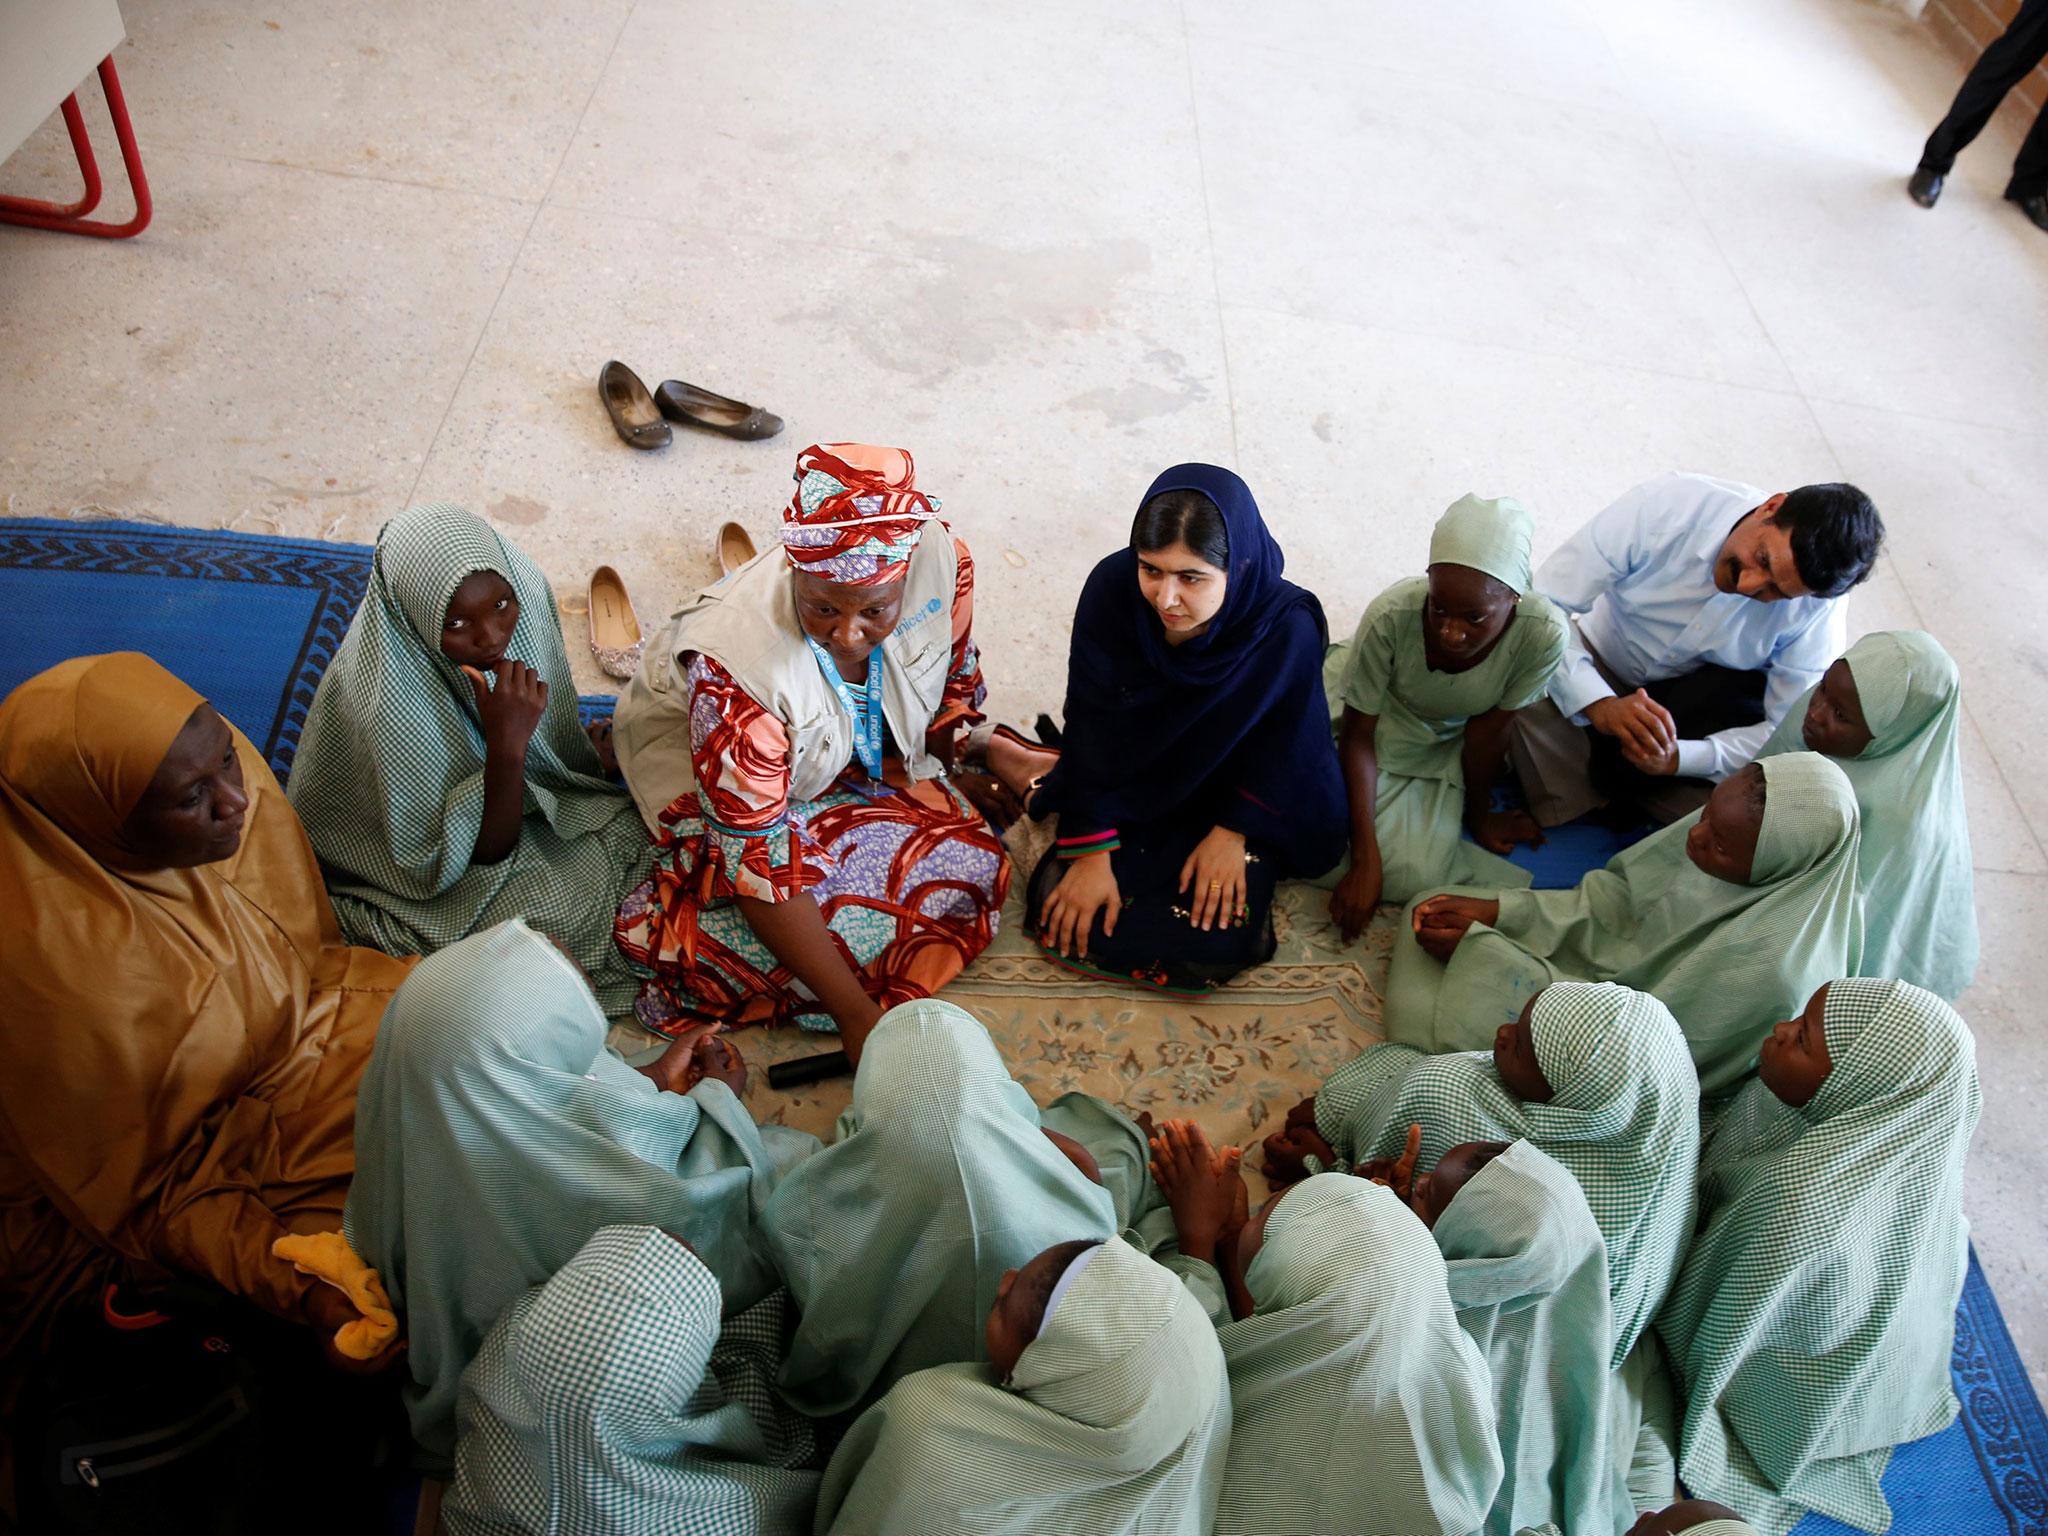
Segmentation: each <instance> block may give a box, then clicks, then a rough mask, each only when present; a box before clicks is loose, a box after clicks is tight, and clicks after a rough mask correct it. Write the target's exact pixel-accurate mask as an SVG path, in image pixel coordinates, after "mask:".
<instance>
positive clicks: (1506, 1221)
mask: <svg viewBox="0 0 2048 1536" xmlns="http://www.w3.org/2000/svg"><path fill="white" fill-rule="evenodd" d="M1435 1209H1436V1207H1435V1204H1434V1202H1431V1201H1426V1202H1424V1203H1423V1205H1422V1208H1421V1210H1420V1212H1419V1214H1421V1215H1422V1216H1423V1218H1424V1219H1425V1220H1428V1219H1429V1217H1430V1215H1431V1214H1432V1213H1433V1212H1434V1211H1435ZM1434 1231H1435V1234H1436V1245H1437V1247H1438V1249H1440V1250H1441V1251H1442V1253H1443V1256H1444V1265H1445V1270H1446V1274H1447V1280H1448V1284H1449V1287H1450V1293H1451V1305H1452V1306H1453V1307H1455V1308H1456V1309H1457V1313H1458V1326H1459V1327H1460V1328H1463V1329H1464V1330H1465V1332H1466V1333H1467V1334H1468V1335H1469V1336H1470V1337H1471V1339H1472V1342H1473V1343H1475V1344H1477V1345H1478V1346H1479V1349H1480V1352H1481V1353H1482V1354H1483V1355H1485V1357H1486V1363H1487V1365H1488V1367H1489V1369H1490V1371H1491V1373H1492V1377H1493V1408H1494V1423H1495V1424H1496V1425H1498V1426H1499V1431H1500V1442H1501V1457H1502V1459H1503V1461H1504V1462H1505V1463H1506V1466H1507V1476H1506V1478H1505V1480H1504V1481H1503V1482H1502V1483H1501V1489H1500V1494H1499V1496H1498V1497H1496V1498H1495V1499H1494V1501H1493V1510H1492V1512H1491V1513H1490V1514H1489V1515H1488V1516H1487V1517H1486V1533H1487V1536H1510V1533H1511V1532H1513V1531H1516V1530H1517V1529H1519V1528H1520V1527H1522V1526H1525V1525H1534V1524H1536V1523H1537V1522H1539V1521H1546V1520H1554V1521H1556V1522H1557V1523H1558V1525H1559V1526H1561V1527H1562V1528H1563V1529H1565V1530H1568V1531H1571V1532H1572V1533H1573V1536H1603V1533H1604V1536H1617V1533H1619V1532H1621V1531H1623V1530H1626V1529H1627V1528H1628V1526H1629V1525H1630V1524H1631V1523H1633V1521H1634V1519H1635V1506H1634V1504H1633V1503H1632V1502H1631V1501H1630V1498H1629V1491H1628V1486H1627V1484H1626V1482H1625V1481H1624V1479H1623V1476H1622V1467H1623V1466H1624V1465H1625V1463H1626V1461H1627V1456H1626V1454H1625V1453H1624V1454H1622V1455H1620V1456H1617V1455H1615V1454H1614V1453H1613V1451H1612V1450H1611V1442H1610V1439H1609V1434H1610V1427H1611V1424H1610V1421H1611V1419H1612V1416H1613V1406H1612V1404H1611V1402H1610V1398H1611V1397H1612V1395H1613V1380H1614V1378H1613V1376H1612V1374H1611V1372H1610V1370H1609V1368H1608V1356H1609V1351H1610V1342H1609V1341H1610V1340H1611V1338H1612V1336H1613V1333H1614V1314H1613V1311H1612V1309H1611V1308H1610V1307H1609V1305H1608V1301H1607V1250H1606V1246H1605V1245H1604V1244H1603V1243H1602V1241H1601V1237H1600V1227H1599V1225H1598V1223H1596V1222H1595V1221H1594V1220H1593V1213H1592V1211H1591V1210H1589V1209H1588V1208H1587V1205H1586V1197H1585V1195H1584V1194H1583V1193H1582V1192H1581V1191H1580V1189H1579V1185H1578V1181H1577V1180H1576V1179H1574V1178H1573V1177H1572V1176H1571V1174H1570V1173H1569V1172H1568V1171H1567V1170H1566V1169H1565V1167H1564V1165H1563V1164H1561V1163H1559V1162H1557V1161H1556V1160H1555V1159H1554V1158H1552V1157H1549V1156H1548V1155H1546V1154H1545V1153H1544V1152H1543V1151H1542V1150H1541V1149H1539V1148H1538V1147H1536V1146H1535V1145H1534V1144H1533V1143H1530V1142H1527V1141H1517V1142H1515V1143H1514V1144H1513V1145H1512V1146H1510V1147H1508V1148H1506V1149H1505V1150H1504V1151H1502V1152H1501V1153H1500V1154H1499V1155H1498V1156H1496V1157H1494V1158H1492V1159H1491V1160H1490V1161H1489V1162H1487V1163H1486V1164H1485V1165H1484V1166H1483V1167H1482V1168H1480V1170H1479V1171H1478V1172H1477V1173H1475V1174H1473V1175H1472V1176H1471V1177H1470V1178H1469V1179H1468V1180H1466V1182H1465V1183H1464V1185H1463V1186H1462V1187H1461V1188H1460V1189H1458V1190H1457V1192H1456V1193H1455V1194H1453V1195H1452V1196H1451V1197H1450V1200H1449V1202H1448V1204H1445V1205H1444V1206H1443V1207H1442V1211H1441V1214H1439V1215H1437V1216H1436V1219H1435V1224H1434Z"/></svg>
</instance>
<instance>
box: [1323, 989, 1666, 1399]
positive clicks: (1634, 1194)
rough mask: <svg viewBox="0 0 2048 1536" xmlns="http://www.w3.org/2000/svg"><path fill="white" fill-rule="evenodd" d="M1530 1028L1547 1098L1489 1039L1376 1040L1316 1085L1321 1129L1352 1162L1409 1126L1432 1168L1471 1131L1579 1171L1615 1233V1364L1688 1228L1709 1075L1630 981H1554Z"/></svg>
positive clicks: (1611, 1247)
mask: <svg viewBox="0 0 2048 1536" xmlns="http://www.w3.org/2000/svg"><path fill="white" fill-rule="evenodd" d="M1529 1027H1530V1036H1531V1038H1532V1039H1533V1041H1534V1043H1535V1047H1536V1061H1537V1064H1538V1065H1539V1066H1540V1067H1542V1069H1543V1075H1544V1077H1545V1079H1546V1080H1547V1081H1548V1082H1549V1083H1550V1086H1551V1088H1552V1090H1553V1092H1554V1096H1553V1097H1552V1099H1551V1100H1550V1102H1549V1103H1547V1104H1538V1103H1535V1102H1533V1101H1531V1102H1524V1101H1523V1100H1521V1099H1518V1098H1516V1097H1515V1096H1514V1095H1513V1094H1512V1093H1510V1092H1508V1090H1507V1088H1506V1086H1505V1085H1504V1084H1503V1083H1502V1082H1501V1080H1500V1073H1499V1072H1498V1071H1496V1070H1495V1068H1494V1062H1493V1053H1492V1052H1491V1051H1460V1052H1453V1053H1450V1054H1447V1055H1442V1056H1425V1055H1423V1054H1421V1053H1420V1052H1419V1051H1416V1050H1415V1049H1414V1048H1413V1047H1411V1046H1405V1045H1375V1046H1370V1047H1368V1048H1367V1049H1366V1050H1365V1051H1363V1052H1361V1053H1360V1054H1359V1055H1358V1056H1357V1057H1355V1058H1354V1059H1352V1060H1351V1061H1349V1062H1347V1063H1345V1064H1344V1065H1343V1066H1342V1067H1339V1068H1338V1069H1337V1070H1336V1071H1335V1072H1334V1073H1332V1074H1331V1075H1330V1078H1329V1080H1328V1081H1327V1082H1325V1083H1324V1084H1323V1086H1322V1087H1321V1088H1319V1089H1318V1090H1317V1091H1316V1129H1317V1130H1318V1132H1320V1133H1321V1135H1322V1137H1323V1139H1324V1140H1325V1141H1327V1142H1328V1143H1329V1144H1330V1147H1331V1149H1332V1150H1334V1151H1335V1152H1336V1153H1337V1154H1338V1155H1339V1156H1340V1157H1341V1158H1343V1159H1345V1160H1346V1162H1347V1163H1364V1162H1369V1161H1371V1160H1372V1159H1374V1158H1377V1157H1391V1156H1394V1155H1395V1154H1397V1153H1398V1152H1400V1150H1401V1148H1402V1145H1403V1143H1404V1142H1405V1141H1406V1139H1407V1135H1408V1127H1409V1126H1410V1125H1411V1124H1412V1125H1420V1126H1421V1127H1422V1150H1421V1154H1420V1158H1419V1164H1420V1166H1422V1167H1425V1168H1427V1167H1434V1166H1435V1164H1436V1163H1437V1161H1438V1160H1439V1159H1441V1158H1442V1157H1443V1155H1444V1154H1445V1153H1446V1152H1448V1151H1449V1150H1450V1149H1451V1148H1452V1147H1455V1146H1457V1145H1459V1144H1460V1143H1463V1142H1467V1141H1517V1140H1527V1141H1530V1142H1533V1143H1534V1144H1535V1145H1536V1146H1537V1147H1540V1148H1541V1149H1542V1150H1543V1151H1545V1152H1547V1153H1548V1154H1549V1155H1550V1156H1551V1157H1553V1158H1555V1159H1556V1160H1557V1161H1558V1162H1560V1163H1562V1164H1563V1165H1564V1166H1565V1167H1566V1168H1568V1169H1569V1170H1571V1173H1572V1175H1573V1177H1575V1178H1576V1179H1577V1180H1578V1182H1579V1187H1580V1188H1581V1189H1582V1190H1583V1191H1584V1193H1585V1197H1586V1202H1587V1204H1588V1206H1589V1207H1590V1208H1591V1210H1592V1213H1593V1219H1594V1220H1595V1221H1596V1222H1597V1223H1598V1224H1599V1227H1600V1234H1601V1236H1602V1237H1603V1238H1604V1239H1605V1240H1606V1246H1607V1272H1608V1286H1609V1290H1610V1294H1611V1299H1612V1306H1613V1325H1612V1345H1613V1347H1612V1357H1611V1359H1610V1361H1609V1365H1610V1366H1611V1367H1614V1368H1617V1369H1618V1368H1619V1367H1620V1366H1621V1364H1622V1361H1623V1359H1624V1358H1625V1357H1626V1356H1627V1354H1628V1352H1629V1351H1630V1350H1631V1349H1633V1348H1634V1347H1635V1343H1636V1340H1637V1339H1638V1338H1639V1337H1641V1335H1642V1333H1643V1331H1644V1330H1645V1329H1646V1328H1648V1327H1649V1326H1650V1319H1651V1318H1652V1316H1654V1315H1655V1313H1656V1311H1657V1308H1658V1306H1659V1305H1661V1304H1662V1302H1663V1300H1664V1296H1665V1293H1666V1291H1668V1290H1669V1289H1670V1286H1671V1281H1672V1278H1673V1276H1674V1275H1676V1273H1677V1271H1678V1264H1679V1261H1680V1259H1682V1258H1683V1257H1684V1253H1685V1244H1686V1241H1687V1240H1688V1239H1689V1238H1690V1237H1691V1236H1692V1228H1693V1210H1694V1203H1695V1196H1694V1184H1695V1181H1694V1171H1695V1169H1696V1167H1697V1159H1698V1153H1699V1124H1700V1121H1699V1082H1698V1079H1697V1078H1696V1077H1694V1075H1693V1070H1692V1062H1691V1059H1690V1058H1689V1057H1688V1056H1687V1054H1686V1049H1685V1037H1684V1036H1683V1035H1681V1034H1680V1033H1679V1029H1678V1025H1677V1024H1676V1023H1675V1022H1673V1020H1672V1017H1671V1014H1670V1012H1669V1011H1668V1010H1667V1009H1666V1008H1665V1007H1664V1006H1663V1004H1661V1003H1659V1002H1658V1001H1657V1000H1656V999H1655V998H1654V997H1650V996H1648V995H1647V994H1645V993H1641V992H1633V991H1631V990H1629V989H1628V988H1627V987H1621V986H1615V985H1612V984H1606V985H1600V984H1590V983H1584V982H1575V983H1559V984H1557V985H1554V986H1551V987H1549V988H1547V989H1545V991H1544V993H1543V995H1542V996H1541V997H1540V998H1538V999H1537V1001H1536V1007H1535V1010H1534V1012H1533V1013H1532V1015H1531V1016H1530V1021H1529Z"/></svg>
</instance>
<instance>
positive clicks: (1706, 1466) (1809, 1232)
mask: <svg viewBox="0 0 2048 1536" xmlns="http://www.w3.org/2000/svg"><path fill="white" fill-rule="evenodd" d="M1823 1027H1824V1029H1825V1032H1826V1035H1827V1043H1828V1053H1829V1055H1830V1057H1831V1058H1832V1060H1833V1063H1834V1066H1833V1070H1832V1071H1830V1072H1829V1074H1828V1076H1827V1078H1826V1080H1825V1081H1824V1082H1823V1083H1822V1084H1821V1087H1820V1091H1819V1092H1818V1093H1816V1094H1815V1095H1814V1096H1813V1099H1812V1102H1810V1103H1809V1104H1807V1105H1806V1106H1805V1108H1803V1109H1794V1108H1792V1107H1790V1106H1789V1105H1785V1104H1782V1103H1780V1102H1779V1101H1778V1100H1777V1099H1776V1098H1774V1097H1772V1096H1771V1093H1770V1090H1769V1089H1767V1088H1766V1087H1765V1086H1764V1085H1763V1083H1762V1082H1761V1081H1759V1082H1754V1083H1751V1084H1749V1085H1748V1086H1747V1087H1746V1088H1744V1089H1743V1090H1742V1092H1741V1094H1739V1095H1738V1096H1737V1097H1736V1099H1735V1101H1734V1103H1733V1104H1732V1105H1731V1106H1730V1107H1729V1109H1728V1111H1727V1113H1726V1114H1725V1115H1724V1116H1723V1118H1722V1120H1721V1123H1720V1124H1719V1125H1718V1126H1716V1128H1715V1130H1714V1134H1713V1136H1712V1137H1711V1138H1710V1139H1709V1141H1708V1143H1707V1146H1706V1150H1705V1152H1704V1153H1703V1154H1702V1157H1701V1168H1700V1172H1701V1179H1700V1203H1701V1213H1702V1226H1701V1231H1700V1234H1699V1236H1698V1237H1697V1238H1695V1239H1694V1240H1693V1245H1692V1251H1691V1254H1690V1256H1689V1257H1688V1258H1687V1260H1686V1263H1685V1267H1684V1269H1683V1270H1682V1271H1681V1272H1680V1274H1679V1277H1678V1283H1677V1285H1676V1286H1675V1287H1674V1288H1673V1290H1672V1293H1671V1299H1670V1301H1669V1302H1667V1303H1666V1305H1665V1307H1664V1310H1663V1311H1662V1312H1661V1313H1660V1314H1659V1315H1658V1318H1657V1332H1658V1333H1659V1335H1660V1336H1661V1337H1662V1338H1663V1340H1664V1345H1665V1349H1666V1352H1667V1353H1668V1354H1669V1356H1670V1357H1671V1362H1672V1368H1673V1371H1674V1373H1675V1374H1676V1376H1677V1377H1678V1379H1679V1380H1680V1381H1682V1383H1683V1385H1684V1397H1685V1402H1686V1413H1685V1428H1684V1432H1683V1435H1682V1437H1681V1448H1680V1454H1679V1463H1678V1465H1679V1473H1680V1475H1681V1476H1682V1477H1683V1478H1684V1479H1685V1483H1686V1486H1687V1487H1688V1488H1690V1489H1692V1490H1693V1492H1694V1493H1696V1494H1698V1495H1699V1496H1700V1497H1702V1498H1710V1499H1717V1500H1719V1501H1720V1502H1722V1503H1724V1504H1728V1505H1730V1506H1732V1507H1734V1508H1736V1509H1739V1510H1741V1511H1742V1512H1743V1513H1744V1514H1745V1515H1746V1516H1747V1517H1748V1518H1749V1520H1750V1522H1751V1523H1752V1524H1754V1525H1755V1526H1756V1527H1757V1529H1758V1530H1760V1531H1762V1532H1764V1533H1765V1536H1782V1533H1783V1532H1785V1531H1787V1530H1789V1529H1790V1527H1791V1526H1792V1525H1793V1524H1794V1523H1796V1522H1797V1521H1798V1519H1799V1518H1800V1515H1801V1513H1802V1512H1803V1511H1804V1510H1807V1509H1815V1510H1819V1511H1820V1512H1821V1513H1823V1514H1826V1515H1829V1516H1832V1517H1833V1518H1834V1519H1837V1520H1840V1521H1842V1522H1844V1523H1845V1524H1849V1525H1854V1526H1859V1527H1861V1528H1863V1529H1865V1530H1872V1531H1876V1530H1882V1529H1883V1528H1884V1527H1885V1525H1886V1524H1887V1523H1888V1522H1889V1520H1890V1518H1891V1515H1890V1511H1889V1509H1888V1508H1887V1506H1886V1504H1885V1499H1884V1494H1883V1491H1882V1490H1881V1489H1880V1488H1879V1486H1878V1479H1879V1477H1880V1476H1881V1475H1882V1473H1883V1471H1884V1465H1885V1461H1886V1459H1887V1457H1888V1456H1889V1455H1890V1452H1891V1449H1892V1447H1893V1446H1895V1445H1899V1444H1903V1443H1904V1442H1906V1441H1908V1440H1914V1439H1918V1438H1919V1437H1920V1436H1922V1435H1927V1434H1932V1433H1933V1432H1934V1431H1935V1430H1938V1429H1940V1428H1941V1427H1942V1426H1944V1425H1945V1424H1947V1423H1948V1422H1949V1420H1950V1419H1952V1418H1953V1417H1954V1416H1955V1412H1956V1402H1955V1397H1954V1395H1953V1394H1952V1392H1951V1391H1950V1387H1949V1371H1948V1365H1949V1351H1950V1347H1951V1344H1952V1342H1953V1336H1954V1331H1955V1307H1956V1298H1957V1296H1958V1294H1959V1293H1960V1292H1961V1290H1962V1284H1963V1271H1964V1268H1965V1265H1966V1263H1967V1260H1968V1246H1969V1229H1968V1224H1967V1223H1966V1222H1965V1221H1964V1219H1963V1201H1962V1192H1963V1161H1964V1157H1965V1154H1966V1153H1967V1152H1968V1150H1969V1145H1970V1133H1971V1132H1972V1131H1973V1130H1974V1129H1975V1127H1976V1124H1977V1114H1978V1109H1979V1107H1980V1103H1981V1100H1980V1097H1979V1094H1978V1089H1977V1067H1976V1053H1975V1049H1974V1047H1973V1045H1972V1042H1971V1039H1970V1032H1969V1030H1968V1028H1967V1027H1966V1026H1965V1025H1964V1024H1963V1021H1962V1020H1961V1019H1960V1018H1958V1017H1957V1016H1956V1013H1955V1010H1954V1009H1952V1008H1950V1007H1949V1006H1948V1005H1947V1004H1946V1003H1944V1002H1943V1001H1942V1000H1941V999H1940V998H1938V997H1936V996H1935V995H1934V994H1933V993H1931V992H1927V991H1923V990H1922V989H1920V988H1919V987H1915V986H1912V985H1910V984H1908V983H1906V982H1901V981H1877V980H1860V979H1852V980H1844V981H1836V982H1834V983H1832V984H1831V985H1830V986H1829V988H1828V998H1827V1005H1826V1009H1825V1016H1824V1023H1823Z"/></svg>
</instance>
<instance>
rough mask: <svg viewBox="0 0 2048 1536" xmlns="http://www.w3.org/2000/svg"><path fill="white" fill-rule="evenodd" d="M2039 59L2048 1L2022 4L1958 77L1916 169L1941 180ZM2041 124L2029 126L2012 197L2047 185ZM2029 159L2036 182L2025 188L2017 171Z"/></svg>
mask: <svg viewBox="0 0 2048 1536" xmlns="http://www.w3.org/2000/svg"><path fill="white" fill-rule="evenodd" d="M2044 56H2048V0H2026V3H2025V4H2024V5H2022V6H2021V7H2020V10H2019V14H2018V15H2017V16H2015V17H2013V19H2012V25H2011V26H2009V27H2007V28H2006V29H2005V31H2004V32H2003V33H2001V34H2000V35H1999V36H1998V37H1995V38H1993V39H1992V41H1991V46H1990V47H1988V48H1986V49H1985V50H1984V52H1983V55H1982V56H1981V57H1979V59H1978V60H1977V62H1976V64H1975V65H1974V66H1973V67H1972V68H1971V70H1970V73H1969V74H1968V75H1967V76H1966V77H1964V80H1963V84H1962V88H1961V89H1960V90H1958V91H1957V92H1956V99H1955V102H1954V104H1953V105H1952V106H1950V107H1949V109H1948V116H1947V117H1944V118H1943V119H1942V120H1941V123H1940V125H1939V126H1938V127H1936V128H1935V130H1934V132H1933V133H1932V134H1930V135H1929V136H1928V139H1927V147H1926V148H1925V149H1924V150H1922V151H1921V153H1920V166H1921V169H1923V170H1929V171H1938V172H1940V173H1941V174H1943V175H1947V174H1948V172H1949V170H1950V169H1951V168H1952V167H1953V166H1954V165H1955V163H1956V155H1957V154H1958V153H1959V152H1960V151H1961V150H1962V149H1963V148H1964V147H1965V146H1966V145H1968V144H1969V142H1970V141H1971V140H1972V139H1974V138H1976V137H1977V135H1978V134H1980V133H1982V132H1983V131H1984V125H1985V124H1986V123H1988V122H1990V121H1991V114H1992V113H1994V112H1996V111H1997V110H1998V104H1999V103H2000V102H2001V101H2003V100H2005V94H2006V92H2007V91H2010V90H2011V89H2012V88H2013V87H2014V86H2015V85H2018V84H2019V83H2020V81H2022V80H2024V79H2026V77H2027V72H2028V71H2029V70H2031V69H2032V68H2033V67H2034V66H2035V65H2036V64H2039V63H2040V62H2041V60H2042V58H2043V57H2044ZM2044 117H2048V114H2044ZM2041 121H2042V120H2041V119H2037V120H2036V121H2035V123H2034V131H2033V132H2032V133H2031V134H2029V135H2028V136H2027V144H2026V148H2024V149H2022V150H2021V151H2020V157H2019V160H2018V161H2017V162H2016V163H2015V164H2014V167H2013V181H2014V184H2015V186H2016V187H2017V189H2018V192H2017V193H2016V194H2015V195H2021V194H2024V193H2026V192H2032V191H2038V190H2040V188H2041V187H2042V186H2043V185H2048V133H2044V131H2043V129H2042V126H2041ZM2030 155H2031V157H2032V166H2031V168H2032V170H2033V172H2034V175H2035V178H2036V180H2035V182H2034V183H2033V184H2032V185H2026V184H2025V183H2024V182H2023V180H2022V177H2023V168H2027V167H2028V166H2029V157H2030Z"/></svg>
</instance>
